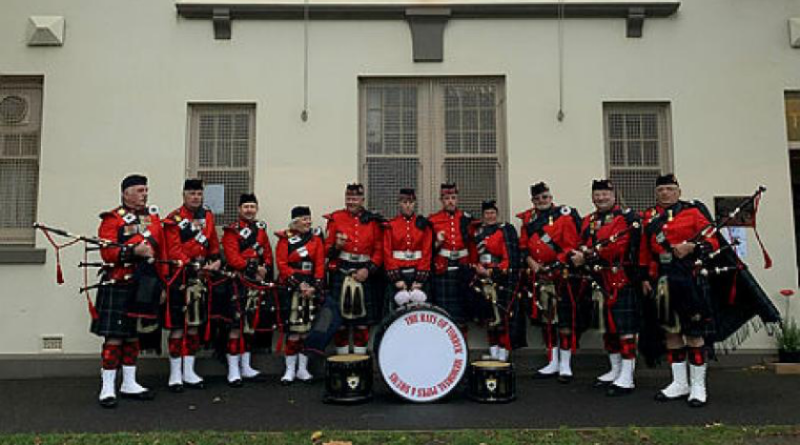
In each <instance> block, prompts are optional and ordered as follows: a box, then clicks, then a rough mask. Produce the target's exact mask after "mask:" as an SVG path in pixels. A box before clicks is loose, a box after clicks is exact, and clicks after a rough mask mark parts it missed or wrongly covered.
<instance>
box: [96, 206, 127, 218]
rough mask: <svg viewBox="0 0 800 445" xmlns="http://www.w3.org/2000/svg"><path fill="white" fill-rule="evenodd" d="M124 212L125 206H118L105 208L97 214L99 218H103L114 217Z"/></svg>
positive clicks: (125, 211) (122, 214) (123, 214)
mask: <svg viewBox="0 0 800 445" xmlns="http://www.w3.org/2000/svg"><path fill="white" fill-rule="evenodd" d="M126 213H128V211H127V210H125V207H122V206H119V207H117V208H115V209H112V210H107V211H105V212H103V213H101V214H100V215H99V216H100V219H105V218H106V217H108V216H114V217H117V216H120V217H121V216H125V214H126Z"/></svg>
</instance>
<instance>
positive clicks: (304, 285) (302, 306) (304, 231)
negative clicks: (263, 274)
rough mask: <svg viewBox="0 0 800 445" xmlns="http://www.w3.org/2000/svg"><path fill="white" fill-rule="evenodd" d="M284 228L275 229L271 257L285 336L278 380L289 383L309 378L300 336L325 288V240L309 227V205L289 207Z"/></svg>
mask: <svg viewBox="0 0 800 445" xmlns="http://www.w3.org/2000/svg"><path fill="white" fill-rule="evenodd" d="M291 216H292V220H291V222H290V223H289V228H288V229H287V230H282V231H280V232H276V233H275V235H277V237H278V244H276V246H275V261H276V262H277V264H278V281H279V282H280V283H281V284H282V285H283V287H282V290H281V318H282V319H283V327H284V332H285V333H286V335H287V336H288V338H287V340H286V349H285V354H286V372H285V373H284V374H283V377H281V383H282V384H284V385H289V384H291V383H292V382H293V381H294V380H295V378H297V379H299V380H300V381H302V382H308V381H310V380H311V379H312V376H311V373H309V372H308V355H306V354H305V353H304V351H303V348H304V347H305V345H304V340H305V338H306V336H307V334H308V332H309V331H310V330H311V324H312V319H313V318H314V317H315V315H316V312H317V310H316V308H317V307H319V306H320V302H321V300H322V296H323V292H324V290H325V285H324V279H325V243H324V242H323V240H322V233H321V232H322V231H321V230H320V229H312V228H311V209H309V208H308V207H304V206H298V207H294V208H293V209H292V213H291Z"/></svg>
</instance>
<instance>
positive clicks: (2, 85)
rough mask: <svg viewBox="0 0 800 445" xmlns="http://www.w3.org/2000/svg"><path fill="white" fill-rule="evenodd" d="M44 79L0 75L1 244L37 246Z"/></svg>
mask: <svg viewBox="0 0 800 445" xmlns="http://www.w3.org/2000/svg"><path fill="white" fill-rule="evenodd" d="M41 131H42V78H41V77H17V76H0V244H17V245H31V246H32V245H33V244H34V230H33V223H34V221H35V220H36V204H37V196H38V192H39V151H40V139H41V138H40V136H41Z"/></svg>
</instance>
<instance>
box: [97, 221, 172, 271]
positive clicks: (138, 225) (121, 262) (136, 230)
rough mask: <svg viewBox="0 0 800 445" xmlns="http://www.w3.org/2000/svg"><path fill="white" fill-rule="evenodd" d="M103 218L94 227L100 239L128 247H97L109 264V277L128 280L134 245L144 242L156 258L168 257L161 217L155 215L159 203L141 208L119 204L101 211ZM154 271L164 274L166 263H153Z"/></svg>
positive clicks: (132, 269)
mask: <svg viewBox="0 0 800 445" xmlns="http://www.w3.org/2000/svg"><path fill="white" fill-rule="evenodd" d="M100 218H101V219H102V222H101V223H100V227H99V229H98V230H97V235H98V237H100V238H101V239H104V240H107V241H111V242H113V243H122V244H125V245H126V246H130V247H124V248H123V247H104V248H102V249H100V256H101V257H102V258H103V261H104V262H106V263H108V264H109V269H108V270H109V273H108V279H112V280H115V281H117V282H119V281H128V280H129V279H130V278H131V276H132V274H133V272H134V270H135V269H136V265H135V264H131V263H132V262H133V260H134V259H135V258H134V255H133V247H134V246H135V245H136V244H139V243H142V242H144V243H145V244H147V245H149V246H150V247H151V248H152V249H153V256H154V258H156V259H165V258H166V257H167V251H166V242H165V240H164V232H163V230H162V228H161V219H160V218H159V217H158V207H156V206H154V205H151V206H150V207H148V208H147V209H145V210H144V211H142V212H138V213H137V212H134V211H133V210H131V209H129V208H127V207H124V206H120V207H117V208H116V209H114V210H110V211H108V212H103V213H101V214H100ZM156 271H157V272H158V273H159V274H160V275H161V277H162V278H163V277H166V274H167V269H166V265H164V264H158V265H156Z"/></svg>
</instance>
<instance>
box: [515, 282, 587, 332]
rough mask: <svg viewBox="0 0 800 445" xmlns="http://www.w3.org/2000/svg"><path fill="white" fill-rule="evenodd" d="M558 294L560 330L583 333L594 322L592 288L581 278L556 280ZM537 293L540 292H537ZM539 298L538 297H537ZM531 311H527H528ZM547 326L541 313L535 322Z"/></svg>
mask: <svg viewBox="0 0 800 445" xmlns="http://www.w3.org/2000/svg"><path fill="white" fill-rule="evenodd" d="M554 284H555V292H556V314H557V315H558V323H557V327H558V328H563V329H570V330H572V329H574V330H576V331H577V332H583V331H585V330H586V329H588V327H589V326H590V325H591V322H592V304H591V292H590V290H591V286H589V285H588V283H587V282H585V281H584V280H582V279H579V278H566V279H565V278H561V277H557V278H555V280H554ZM537 292H539V291H538V290H537ZM537 298H538V297H537ZM527 310H529V309H526V311H527ZM533 321H534V322H537V321H538V322H539V324H542V325H547V324H548V323H547V318H546V314H544V313H543V312H542V311H540V312H539V319H538V320H533Z"/></svg>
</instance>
